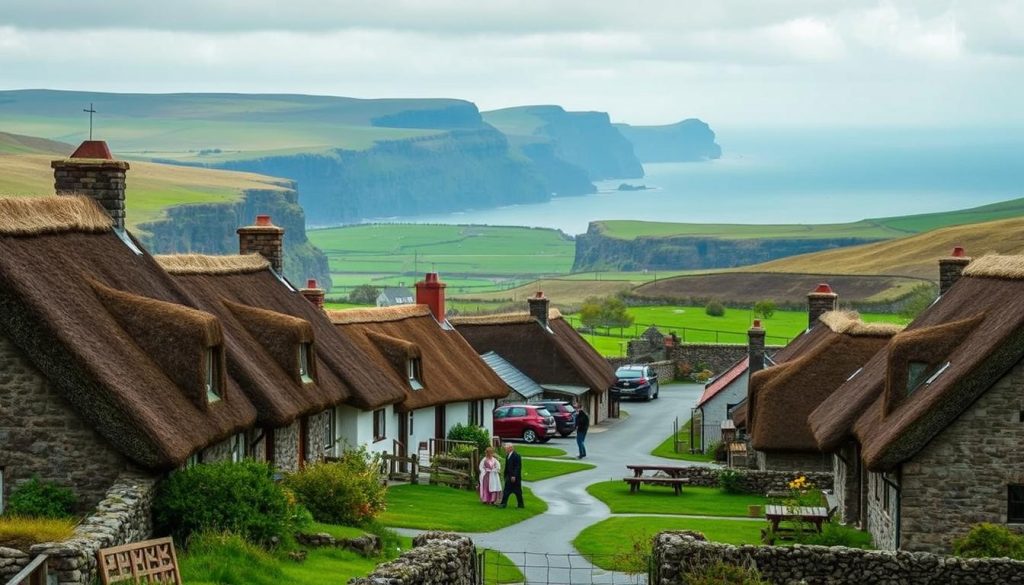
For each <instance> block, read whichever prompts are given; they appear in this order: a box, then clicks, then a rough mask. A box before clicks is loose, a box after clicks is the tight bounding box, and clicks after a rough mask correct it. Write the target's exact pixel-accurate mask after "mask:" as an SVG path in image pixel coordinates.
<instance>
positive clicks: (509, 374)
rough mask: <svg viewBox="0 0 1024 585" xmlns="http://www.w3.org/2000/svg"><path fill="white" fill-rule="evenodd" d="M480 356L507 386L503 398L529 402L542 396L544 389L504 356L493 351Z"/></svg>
mask: <svg viewBox="0 0 1024 585" xmlns="http://www.w3.org/2000/svg"><path fill="white" fill-rule="evenodd" d="M480 357H481V358H483V360H484V362H486V363H487V365H488V366H490V367H491V369H492V370H494V373H495V374H498V377H499V378H501V379H502V381H503V382H505V384H506V385H507V386H508V396H507V397H506V398H505V400H507V401H508V402H530V401H533V400H540V399H541V398H544V389H543V388H541V387H540V385H539V384H537V383H536V382H534V381H533V380H531V379H530V377H529V376H527V375H526V374H524V373H523V372H522V371H521V370H520V369H519V368H517V367H515V366H513V365H512V364H511V363H509V362H508V360H506V359H505V358H503V357H501V356H500V355H498V354H497V353H495V352H493V351H489V352H487V353H485V354H483V355H482V356H480Z"/></svg>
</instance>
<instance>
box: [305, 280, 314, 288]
mask: <svg viewBox="0 0 1024 585" xmlns="http://www.w3.org/2000/svg"><path fill="white" fill-rule="evenodd" d="M306 288H316V279H315V278H310V279H309V280H307V281H306Z"/></svg>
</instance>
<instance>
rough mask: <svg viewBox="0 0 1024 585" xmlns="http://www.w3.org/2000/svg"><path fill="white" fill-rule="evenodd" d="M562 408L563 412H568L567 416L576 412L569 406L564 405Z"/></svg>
mask: <svg viewBox="0 0 1024 585" xmlns="http://www.w3.org/2000/svg"><path fill="white" fill-rule="evenodd" d="M563 408H565V412H568V413H569V414H572V413H574V412H576V409H575V408H573V407H572V405H571V404H566V405H565V406H564V407H563Z"/></svg>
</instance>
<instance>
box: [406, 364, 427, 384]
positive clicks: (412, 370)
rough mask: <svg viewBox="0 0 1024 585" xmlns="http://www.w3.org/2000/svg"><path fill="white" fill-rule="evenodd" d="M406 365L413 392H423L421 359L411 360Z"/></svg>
mask: <svg viewBox="0 0 1024 585" xmlns="http://www.w3.org/2000/svg"><path fill="white" fill-rule="evenodd" d="M405 363H406V367H407V368H408V370H409V385H410V386H412V389H413V390H422V389H423V383H422V382H421V380H422V379H423V365H422V363H421V362H420V358H410V359H409V360H408V361H406V362H405Z"/></svg>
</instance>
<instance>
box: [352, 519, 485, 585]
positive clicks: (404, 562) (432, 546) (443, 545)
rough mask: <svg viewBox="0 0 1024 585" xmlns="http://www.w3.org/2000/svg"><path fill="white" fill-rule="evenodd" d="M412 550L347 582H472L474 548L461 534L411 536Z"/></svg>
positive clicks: (455, 584) (363, 584) (465, 584)
mask: <svg viewBox="0 0 1024 585" xmlns="http://www.w3.org/2000/svg"><path fill="white" fill-rule="evenodd" d="M412 546H413V548H412V550H410V551H409V552H407V553H405V554H403V555H402V556H400V557H398V558H397V559H395V560H393V561H391V562H389V563H385V564H383V565H379V566H378V567H377V568H376V569H375V570H374V571H373V572H372V573H370V574H369V575H367V576H366V577H363V578H360V579H352V580H351V581H349V585H381V584H387V585H474V583H476V547H475V546H473V541H472V540H470V539H468V538H466V537H465V536H459V535H457V534H452V533H450V532H427V533H424V534H420V535H419V536H417V537H415V538H413V541H412Z"/></svg>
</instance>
